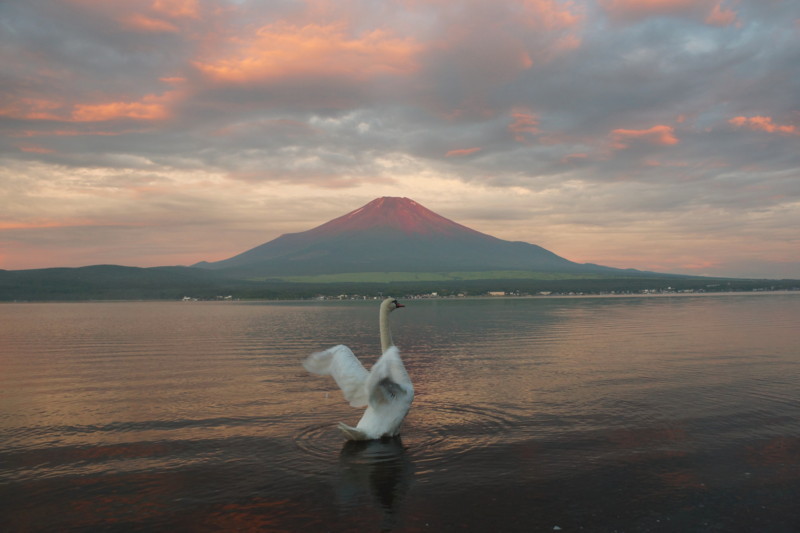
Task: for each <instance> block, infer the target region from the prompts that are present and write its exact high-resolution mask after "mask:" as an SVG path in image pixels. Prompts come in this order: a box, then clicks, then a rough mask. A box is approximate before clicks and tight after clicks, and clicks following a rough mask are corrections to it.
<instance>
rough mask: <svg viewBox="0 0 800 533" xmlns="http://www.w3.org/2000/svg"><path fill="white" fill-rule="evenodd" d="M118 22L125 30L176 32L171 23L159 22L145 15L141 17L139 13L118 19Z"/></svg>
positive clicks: (176, 28)
mask: <svg viewBox="0 0 800 533" xmlns="http://www.w3.org/2000/svg"><path fill="white" fill-rule="evenodd" d="M119 22H120V23H121V24H122V25H123V26H125V27H127V28H131V29H134V30H139V31H145V32H152V33H159V32H168V33H174V32H177V31H178V27H177V26H175V25H174V24H172V23H171V22H167V21H166V20H161V19H157V18H151V17H148V16H146V15H142V14H141V13H133V14H131V15H127V16H125V17H123V18H120V19H119Z"/></svg>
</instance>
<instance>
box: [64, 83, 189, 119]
mask: <svg viewBox="0 0 800 533" xmlns="http://www.w3.org/2000/svg"><path fill="white" fill-rule="evenodd" d="M182 97H184V94H183V93H182V92H179V91H177V90H175V91H167V92H165V93H164V94H160V95H156V94H148V95H146V96H144V97H143V98H142V99H141V100H140V101H117V102H103V103H98V104H76V105H75V106H74V108H73V111H72V117H71V120H72V121H74V122H103V121H106V120H114V119H120V118H131V119H135V120H166V119H168V118H170V117H171V115H172V113H171V110H170V107H171V105H172V103H173V102H174V101H176V100H179V99H181V98H182Z"/></svg>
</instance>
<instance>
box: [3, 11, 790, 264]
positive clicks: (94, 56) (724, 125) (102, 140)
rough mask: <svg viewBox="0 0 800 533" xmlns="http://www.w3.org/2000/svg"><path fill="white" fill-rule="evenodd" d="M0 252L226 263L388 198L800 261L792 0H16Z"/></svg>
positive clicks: (670, 253)
mask: <svg viewBox="0 0 800 533" xmlns="http://www.w3.org/2000/svg"><path fill="white" fill-rule="evenodd" d="M0 44H2V46H1V47H0V56H1V57H2V65H3V68H2V71H1V73H0V128H2V141H1V143H2V144H0V149H2V156H1V157H2V163H1V164H0V268H2V269H28V268H45V267H55V266H84V265H90V264H122V265H130V266H157V265H176V264H183V265H188V264H193V263H195V262H198V261H201V260H208V261H213V260H219V259H224V258H226V257H229V256H231V255H234V254H237V253H239V252H242V251H244V250H246V249H249V248H251V247H253V246H256V245H258V244H261V243H264V242H266V241H269V240H271V239H273V238H275V237H277V236H279V235H281V234H283V233H287V232H296V231H304V230H307V229H310V228H311V227H314V226H317V225H319V224H321V223H323V222H326V221H327V220H330V219H331V218H334V217H337V216H339V215H342V214H344V213H346V212H348V211H351V210H353V209H356V208H358V207H360V206H362V205H363V204H365V203H367V202H369V201H370V200H372V199H374V198H376V197H379V196H406V197H409V198H412V199H414V200H416V201H417V202H419V203H421V204H422V205H424V206H425V207H427V208H429V209H432V210H434V211H436V212H437V213H439V214H441V215H443V216H446V217H448V218H450V219H453V220H455V221H457V222H460V223H462V224H465V225H467V226H469V227H471V228H473V229H476V230H478V231H482V232H484V233H489V234H491V235H495V236H497V237H500V238H503V239H508V240H521V241H527V242H531V243H535V244H538V245H540V246H543V247H545V248H547V249H548V250H551V251H553V252H555V253H557V254H559V255H561V256H563V257H566V258H567V259H570V260H572V261H578V262H593V263H599V264H603V265H608V266H613V267H623V268H638V269H646V270H656V271H662V272H673V273H686V274H698V275H724V276H741V277H769V278H787V277H788V278H800V1H798V0H573V1H558V0H466V1H452V0H394V1H391V0H352V1H351V0H306V1H300V0H275V1H264V2H259V1H247V0H241V1H236V0H229V1H224V0H223V1H210V0H208V1H206V0H118V1H114V2H108V1H99V0H49V1H47V0H37V1H26V0H9V1H5V2H2V3H0Z"/></svg>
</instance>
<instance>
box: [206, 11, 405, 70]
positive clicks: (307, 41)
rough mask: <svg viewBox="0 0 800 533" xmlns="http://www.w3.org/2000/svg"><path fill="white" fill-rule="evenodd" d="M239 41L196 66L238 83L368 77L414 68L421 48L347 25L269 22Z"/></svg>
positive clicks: (382, 31) (388, 34)
mask: <svg viewBox="0 0 800 533" xmlns="http://www.w3.org/2000/svg"><path fill="white" fill-rule="evenodd" d="M233 45H234V49H233V51H231V52H229V53H227V54H223V55H221V56H218V57H207V58H199V59H197V60H196V61H194V65H195V66H196V67H197V68H198V69H199V70H200V71H201V72H202V73H203V74H205V75H206V76H208V77H209V78H212V79H214V80H216V81H222V82H232V83H242V82H249V81H254V80H256V81H257V80H264V79H273V78H285V77H294V76H303V75H309V74H313V75H315V76H322V77H325V76H334V77H336V76H339V77H347V78H351V79H355V80H361V81H366V80H368V79H370V78H372V77H373V76H376V75H381V74H406V73H409V72H413V71H414V70H416V69H417V54H418V53H419V52H420V51H421V46H420V45H419V44H418V43H416V42H415V41H414V40H412V39H410V38H402V37H397V36H395V35H393V34H392V33H390V32H388V31H386V30H381V29H376V30H372V31H370V32H367V33H365V34H363V35H360V36H356V37H353V36H350V35H349V34H348V32H347V28H346V26H345V25H344V24H341V23H333V24H327V25H324V24H323V25H320V24H307V25H292V24H288V23H276V24H269V25H266V26H262V27H261V28H259V29H258V30H257V31H256V32H255V33H254V34H252V35H249V36H246V37H243V38H241V39H236V40H235V41H234V42H233Z"/></svg>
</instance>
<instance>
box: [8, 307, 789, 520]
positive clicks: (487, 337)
mask: <svg viewBox="0 0 800 533" xmlns="http://www.w3.org/2000/svg"><path fill="white" fill-rule="evenodd" d="M401 302H402V303H405V304H406V305H407V307H406V308H404V309H400V310H397V311H395V312H394V313H392V316H391V319H392V327H393V333H394V340H395V342H396V344H397V345H398V346H399V347H400V349H401V352H402V355H403V359H404V361H405V363H406V368H407V369H408V372H409V374H410V376H411V378H412V380H413V381H414V384H415V388H416V398H415V400H414V404H413V406H412V408H411V411H410V413H409V415H408V417H407V419H406V421H405V424H404V426H403V432H402V436H401V437H400V438H399V439H393V440H389V441H386V442H383V441H377V442H371V443H366V444H365V443H361V444H357V443H346V442H345V441H344V439H343V437H342V436H341V434H340V433H339V432H338V430H337V429H336V424H337V423H338V422H339V421H342V422H345V423H348V424H350V425H355V423H356V422H357V421H358V419H359V418H360V416H361V410H359V409H353V408H351V407H349V405H348V404H347V403H346V402H345V401H344V400H343V398H342V396H341V394H340V393H339V391H338V389H337V388H336V386H335V384H334V383H333V381H332V380H331V379H330V378H325V377H319V376H313V375H310V374H308V373H307V372H306V371H305V370H304V369H303V367H302V366H301V361H302V360H303V359H304V358H305V357H306V356H307V355H308V354H309V353H311V352H313V351H317V350H320V349H323V348H327V347H329V346H332V345H334V344H340V343H342V344H347V345H348V346H350V348H352V350H353V351H354V352H355V353H356V355H358V356H359V357H360V358H361V359H362V361H363V362H364V363H365V365H366V366H367V367H369V365H371V364H372V362H374V360H375V359H376V358H377V357H378V355H379V350H380V348H379V346H380V345H379V338H378V324H377V318H378V302H372V301H370V302H316V303H311V302H308V303H297V302H295V303H275V302H161V303H158V302H115V303H47V304H45V303H42V304H2V305H0V530H2V531H48V532H50V531H97V530H103V531H137V530H141V531H153V530H160V531H431V532H434V531H526V532H529V531H564V532H569V531H600V532H604V531H608V532H611V531H665V532H667V531H681V532H686V531H703V532H707V531H725V532H728V531H769V532H784V531H785V532H796V531H800V505H798V501H800V327H798V324H800V293H785V294H729V295H691V296H664V297H607V298H518V299H511V298H509V299H490V298H484V299H453V300H401Z"/></svg>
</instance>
